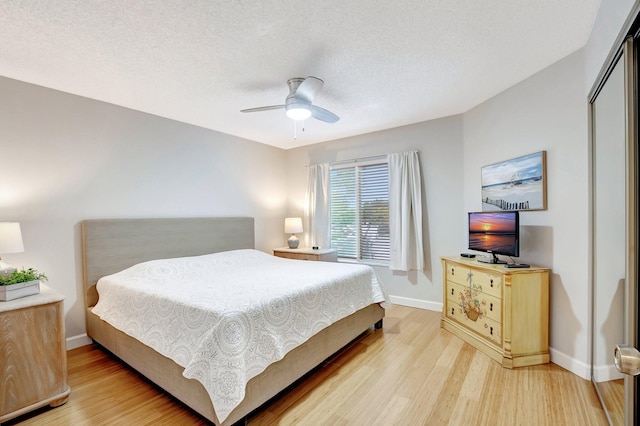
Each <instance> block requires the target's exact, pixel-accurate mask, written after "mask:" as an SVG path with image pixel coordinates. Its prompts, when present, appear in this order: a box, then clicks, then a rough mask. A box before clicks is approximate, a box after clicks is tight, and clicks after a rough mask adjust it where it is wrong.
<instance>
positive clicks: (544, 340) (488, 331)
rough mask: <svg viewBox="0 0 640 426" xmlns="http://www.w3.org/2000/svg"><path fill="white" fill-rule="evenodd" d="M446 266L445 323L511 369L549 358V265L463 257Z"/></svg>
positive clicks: (448, 259) (446, 261) (444, 261)
mask: <svg viewBox="0 0 640 426" xmlns="http://www.w3.org/2000/svg"><path fill="white" fill-rule="evenodd" d="M442 267H443V277H444V283H443V292H444V295H443V309H442V319H441V321H440V326H441V327H442V328H444V329H445V330H448V331H450V332H452V333H453V334H455V335H456V336H458V337H460V338H461V339H463V340H464V341H465V342H467V343H469V344H470V345H472V346H474V347H475V348H477V349H478V350H480V351H482V352H484V353H485V354H487V355H489V356H490V357H491V358H493V359H494V360H496V361H498V362H499V363H501V364H502V365H503V366H504V367H507V368H514V367H523V366H527V365H536V364H544V363H548V362H549V275H550V270H549V269H546V268H538V267H530V268H522V269H507V268H505V267H504V265H493V264H486V263H481V262H478V261H476V260H475V259H466V258H462V257H443V258H442Z"/></svg>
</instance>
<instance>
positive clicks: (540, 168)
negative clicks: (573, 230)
mask: <svg viewBox="0 0 640 426" xmlns="http://www.w3.org/2000/svg"><path fill="white" fill-rule="evenodd" d="M481 175H482V176H481V178H482V211H500V210H546V209H547V151H539V152H535V153H533V154H528V155H523V156H521V157H517V158H513V159H511V160H506V161H501V162H499V163H494V164H490V165H488V166H484V167H482V169H481Z"/></svg>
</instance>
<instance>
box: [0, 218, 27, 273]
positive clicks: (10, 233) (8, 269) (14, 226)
mask: <svg viewBox="0 0 640 426" xmlns="http://www.w3.org/2000/svg"><path fill="white" fill-rule="evenodd" d="M23 251H24V245H23V244H22V233H21V232H20V224H19V223H18V222H0V255H2V254H9V253H22V252H23ZM15 270H16V268H14V267H13V266H11V265H8V264H7V263H5V262H3V261H2V258H1V257H0V274H10V273H12V272H13V271H15Z"/></svg>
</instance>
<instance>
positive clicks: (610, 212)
mask: <svg viewBox="0 0 640 426" xmlns="http://www.w3.org/2000/svg"><path fill="white" fill-rule="evenodd" d="M633 45H634V42H633V38H629V39H627V40H626V41H625V42H624V44H623V46H622V48H621V49H620V50H619V51H618V52H617V53H616V55H614V56H613V59H612V60H611V62H610V64H609V66H608V68H607V69H606V72H605V73H604V75H603V78H602V79H601V83H600V84H599V85H598V86H597V87H596V89H595V90H594V92H593V96H592V97H591V103H590V122H591V177H592V181H591V189H592V191H591V196H592V209H591V225H592V228H591V229H592V233H591V259H592V262H591V266H592V270H591V277H592V284H593V287H592V301H593V305H592V330H591V331H592V353H591V355H592V356H591V360H592V365H591V367H592V368H591V378H592V381H593V384H594V386H595V388H596V391H597V393H598V396H599V398H600V401H601V403H602V406H603V408H604V410H605V412H606V414H607V417H608V419H609V422H610V423H611V424H612V425H630V424H634V422H635V419H634V417H635V413H634V406H635V403H634V401H635V378H634V377H633V376H629V375H623V374H620V373H619V372H618V369H617V368H616V365H615V363H614V349H615V348H616V346H617V345H620V344H627V345H630V346H635V344H636V338H635V330H636V325H635V322H636V317H635V312H636V301H635V294H636V291H635V289H636V288H637V282H636V274H635V265H636V264H637V262H636V259H635V256H636V252H635V246H636V236H635V235H636V226H635V223H636V222H637V216H636V211H637V209H636V206H635V204H636V195H635V193H636V190H637V185H636V175H637V165H636V160H635V152H636V149H635V144H636V138H635V130H634V129H635V127H634V126H635V122H636V119H635V116H634V111H635V107H634V105H635V103H636V99H635V97H634V91H633V90H632V88H633V85H634V81H635V77H634V73H635V71H634V70H635V64H634V57H635V55H634V51H633V49H634V48H633Z"/></svg>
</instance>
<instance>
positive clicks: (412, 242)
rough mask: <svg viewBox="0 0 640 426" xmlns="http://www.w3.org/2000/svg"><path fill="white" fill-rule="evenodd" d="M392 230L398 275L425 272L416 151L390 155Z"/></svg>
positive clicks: (391, 264)
mask: <svg viewBox="0 0 640 426" xmlns="http://www.w3.org/2000/svg"><path fill="white" fill-rule="evenodd" d="M387 158H388V160H389V227H390V237H391V259H390V262H389V268H390V269H392V270H395V271H409V270H411V269H417V270H422V269H423V268H424V250H423V246H422V196H421V194H422V184H421V179H420V159H419V158H418V152H417V151H411V152H402V153H398V154H389V155H388V156H387Z"/></svg>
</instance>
